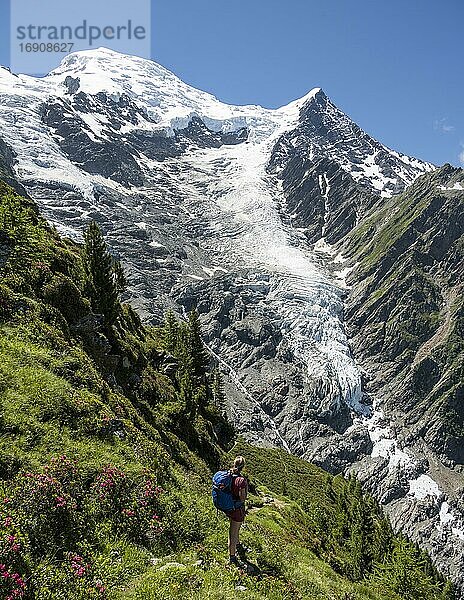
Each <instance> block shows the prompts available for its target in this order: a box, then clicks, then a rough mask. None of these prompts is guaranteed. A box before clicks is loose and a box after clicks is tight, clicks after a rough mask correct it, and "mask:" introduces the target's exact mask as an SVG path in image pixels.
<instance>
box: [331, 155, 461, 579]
mask: <svg viewBox="0 0 464 600" xmlns="http://www.w3.org/2000/svg"><path fill="white" fill-rule="evenodd" d="M463 209H464V174H463V172H462V170H461V169H455V168H452V167H450V166H449V165H447V166H445V167H442V168H441V169H438V170H437V171H435V172H434V173H432V174H430V175H426V176H424V177H421V178H420V179H418V180H417V181H416V182H415V183H414V184H413V185H412V186H410V187H409V188H408V189H407V190H406V191H405V192H404V193H403V194H401V195H399V196H397V197H393V198H391V199H389V200H388V201H386V202H385V203H383V204H382V206H377V207H374V208H373V209H372V210H371V211H370V213H368V214H367V215H366V216H365V218H364V220H363V221H362V222H361V223H360V225H359V226H358V227H357V228H355V229H354V230H353V231H352V232H351V233H350V234H349V235H348V236H347V238H346V239H345V241H344V246H343V249H342V251H343V253H344V255H345V256H347V257H348V256H349V257H350V260H356V261H357V266H356V268H355V270H354V271H353V272H352V274H351V275H350V282H351V283H352V289H351V292H350V297H349V301H348V307H347V313H346V318H347V324H348V327H349V329H350V333H351V343H352V348H353V351H354V353H355V355H356V356H357V358H358V360H359V362H360V363H361V364H362V366H363V367H364V369H365V370H366V371H367V372H368V373H369V374H370V375H371V380H370V381H369V382H368V384H367V385H366V387H365V390H366V393H367V394H369V395H370V396H371V397H372V398H373V401H374V415H373V417H372V419H371V421H370V423H369V429H370V436H371V439H372V440H373V442H374V446H373V451H372V457H373V458H374V462H372V460H371V459H370V460H369V461H366V460H361V461H359V462H357V463H356V464H355V465H354V466H353V467H352V470H354V471H356V472H358V474H359V475H360V477H361V478H362V479H363V480H364V482H365V484H366V486H367V487H369V488H370V489H371V490H373V491H374V490H375V492H376V493H377V495H378V496H379V498H380V499H381V501H382V502H383V503H384V504H385V507H386V509H387V511H388V513H389V514H390V515H391V518H392V521H393V523H394V524H395V525H396V526H397V527H398V529H402V530H403V531H405V532H406V533H407V534H408V535H410V536H411V537H412V538H413V539H417V540H418V541H419V542H420V543H421V544H422V545H424V546H425V547H426V548H427V549H428V550H429V551H430V552H431V554H432V556H434V557H435V558H436V561H437V564H439V565H440V567H441V568H442V569H443V570H447V569H449V571H450V572H452V573H454V574H455V575H456V574H457V580H458V581H459V583H460V585H461V587H462V584H463V575H464V557H463V552H462V548H463V544H462V542H463V540H464V521H463V519H462V507H463V499H464V495H463V494H464V486H463V484H464V476H463V474H464V468H463V456H464V453H463V448H464V444H463V442H464V439H463V435H464V428H463V421H464V412H463V408H464V403H463V401H464V320H463V316H464V294H463V292H464V289H463V283H464V281H463V275H464V256H463V248H464V221H463V218H462V214H463ZM379 467H380V468H379ZM443 547H446V548H447V550H446V551H445V552H443Z"/></svg>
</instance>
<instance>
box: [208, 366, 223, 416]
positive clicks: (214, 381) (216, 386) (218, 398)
mask: <svg viewBox="0 0 464 600" xmlns="http://www.w3.org/2000/svg"><path fill="white" fill-rule="evenodd" d="M211 390H212V393H213V401H214V404H215V405H216V406H217V408H218V409H219V410H220V411H221V412H224V410H225V399H226V397H225V393H224V380H223V378H222V373H221V371H220V370H219V368H218V367H216V368H215V369H214V371H213V373H212V375H211Z"/></svg>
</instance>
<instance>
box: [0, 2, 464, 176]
mask: <svg viewBox="0 0 464 600" xmlns="http://www.w3.org/2000/svg"><path fill="white" fill-rule="evenodd" d="M13 1H14V0H13ZM0 2H1V5H0V27H1V31H0V33H1V35H0V63H2V64H8V35H9V25H8V18H7V10H6V8H7V4H8V2H7V0H0ZM73 6H74V7H76V6H78V4H73ZM463 27H464V1H463V0H442V1H441V2H438V0H433V1H432V0H402V1H400V0H382V1H381V0H280V1H277V0H233V1H232V0H230V1H229V2H225V1H224V0H153V2H152V35H153V40H152V56H153V59H154V60H156V61H158V62H160V63H161V64H163V65H164V66H166V67H167V68H169V69H171V70H172V71H174V72H175V73H176V74H177V75H179V76H180V77H181V78H182V79H183V80H184V81H186V82H187V83H190V84H192V85H195V86H197V87H199V88H201V89H203V90H207V91H209V92H212V93H213V94H215V95H216V96H217V97H218V98H220V99H221V100H223V101H226V102H231V103H234V104H242V103H254V104H261V105H263V106H267V107H276V106H280V105H282V104H286V103H288V102H289V101H291V100H294V99H295V98H298V97H300V96H302V95H303V94H305V93H306V92H307V91H308V90H309V89H311V88H313V87H316V86H320V87H322V88H323V89H324V90H325V92H326V94H327V95H328V96H329V97H330V98H331V99H332V100H333V101H334V102H335V104H337V105H338V106H339V107H340V108H341V109H342V110H344V111H345V112H346V113H347V114H348V115H349V116H350V117H352V118H353V119H354V120H355V121H356V122H357V123H358V124H359V125H360V126H361V127H362V128H363V129H364V130H366V131H367V132H368V133H370V134H371V135H373V136H374V137H376V138H377V139H379V140H380V141H382V142H383V143H385V144H386V145H388V146H390V147H392V148H394V149H396V150H399V151H402V152H405V153H408V154H412V155H414V156H417V157H419V158H422V159H425V160H429V161H431V162H434V163H436V164H442V163H444V162H450V163H452V164H455V165H458V164H460V163H459V161H460V159H459V157H460V154H462V157H461V158H462V163H463V164H464V102H463V98H464V60H463V58H464V56H463V43H462V40H463V37H464V36H463Z"/></svg>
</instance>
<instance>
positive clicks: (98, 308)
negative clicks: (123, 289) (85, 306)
mask: <svg viewBox="0 0 464 600" xmlns="http://www.w3.org/2000/svg"><path fill="white" fill-rule="evenodd" d="M84 242H85V247H84V253H83V258H84V270H85V279H86V293H87V295H88V297H89V298H90V302H91V305H92V310H93V311H94V312H96V313H98V314H102V315H103V316H104V317H105V323H106V324H107V325H112V324H113V323H114V322H115V320H116V319H117V317H118V314H119V311H120V304H119V291H120V286H121V284H122V267H121V265H120V264H119V263H115V261H114V259H113V257H112V256H111V254H110V253H109V252H108V248H107V245H106V243H105V240H104V238H103V234H102V232H101V229H100V227H99V226H98V225H97V223H95V221H92V222H91V223H90V225H89V226H88V228H87V229H86V231H85V232H84ZM115 264H117V265H118V266H117V267H115Z"/></svg>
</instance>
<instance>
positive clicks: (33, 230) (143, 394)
mask: <svg viewBox="0 0 464 600" xmlns="http://www.w3.org/2000/svg"><path fill="white" fill-rule="evenodd" d="M0 231H1V232H2V238H1V242H0V247H1V256H2V262H1V265H0V276H1V281H0V596H1V597H2V598H4V599H5V600H17V599H19V600H21V599H22V600H45V599H48V600H61V599H63V598H66V600H89V599H90V600H92V599H93V600H97V599H99V600H110V599H120V600H123V599H127V600H129V599H131V598H140V599H142V598H143V599H144V600H165V599H166V598H197V599H203V598H208V599H211V598H217V599H219V598H221V599H229V598H235V597H236V596H237V593H238V592H240V595H241V596H242V597H243V598H249V599H250V600H251V599H252V598H253V599H258V600H259V599H263V600H264V599H265V598H266V599H269V598H273V599H275V600H284V599H287V598H289V597H292V598H301V599H303V598H314V597H318V598H321V599H322V600H329V599H334V598H339V599H342V598H344V599H346V598H347V597H350V598H352V599H353V600H368V599H370V600H387V598H388V599H389V600H392V599H393V600H402V599H404V600H406V599H408V600H436V599H438V600H452V598H453V593H452V589H451V586H450V584H449V582H446V581H444V579H443V578H442V577H441V576H440V575H439V574H438V573H437V571H436V570H435V569H434V568H433V567H432V564H431V562H430V559H429V557H428V556H427V555H426V554H424V553H423V552H421V551H419V550H418V549H417V548H416V547H415V546H414V545H413V544H411V543H409V542H407V541H406V540H405V539H403V538H401V537H398V536H394V535H393V532H392V530H391V527H390V525H389V524H388V521H387V520H386V519H385V517H384V515H383V514H382V512H381V510H380V508H379V507H378V505H376V503H375V502H374V501H373V499H372V498H371V497H369V496H367V495H366V494H363V492H362V491H361V487H360V485H359V483H358V482H357V481H356V480H355V479H354V478H351V479H349V480H348V481H346V480H344V479H343V478H342V477H335V478H334V477H332V476H330V475H328V474H327V473H324V472H323V471H322V470H321V469H319V468H317V467H315V466H314V465H310V464H308V463H306V462H304V461H302V460H299V459H297V458H296V457H292V456H291V455H289V454H287V453H286V452H284V451H279V450H267V451H264V450H262V449H258V448H251V447H249V446H248V445H246V444H244V443H243V442H240V443H239V444H235V445H234V447H233V448H232V450H231V452H230V455H229V456H226V455H225V453H224V450H225V448H226V447H230V445H231V434H232V433H233V432H232V431H231V428H230V426H229V424H228V423H227V422H226V421H225V419H224V417H223V415H222V413H221V410H220V405H221V402H222V399H223V398H222V396H223V394H222V389H221V385H220V378H219V377H218V374H217V372H216V371H213V372H211V369H210V364H209V361H208V357H207V355H206V353H205V351H204V347H203V344H202V341H201V337H200V333H201V331H200V329H199V326H198V318H197V316H196V314H195V313H192V314H190V315H189V319H188V321H186V322H178V321H176V320H175V319H174V318H173V316H172V314H169V315H168V316H167V318H166V322H165V324H164V326H163V327H161V328H156V329H155V328H150V327H146V326H143V325H142V323H141V322H140V319H139V318H138V316H137V314H136V313H134V311H133V310H132V309H131V308H130V307H129V306H128V305H121V304H120V303H119V301H118V299H117V295H114V294H111V293H110V292H111V290H112V289H113V291H114V287H113V286H114V284H115V280H114V279H113V277H112V275H113V274H114V273H115V272H116V271H114V269H117V272H119V273H120V271H119V268H118V267H117V263H114V262H113V261H112V260H111V256H110V255H109V254H108V252H107V250H106V247H105V244H104V242H103V240H102V238H101V234H100V233H99V231H98V229H97V228H96V227H95V225H94V224H93V225H92V226H91V227H90V228H89V229H88V230H87V231H86V236H85V237H86V243H85V247H84V248H82V247H78V246H76V245H75V244H73V243H71V242H69V240H65V239H62V238H60V237H59V236H58V235H57V234H56V232H55V231H53V230H51V229H50V228H49V227H48V226H47V224H46V223H45V221H44V220H43V219H42V218H40V217H38V215H37V212H36V211H35V210H34V207H33V206H31V203H30V201H29V200H25V199H24V198H20V197H18V196H17V195H16V194H14V193H13V190H12V188H11V187H9V186H8V185H6V184H5V182H3V181H1V180H0ZM118 285H121V278H120V277H118ZM96 309H98V310H100V311H101V312H100V313H97V312H95V310H96ZM167 350H169V351H170V352H172V353H173V354H171V355H169V354H167V353H166V351H167ZM238 452H241V453H243V454H244V455H245V456H246V458H247V462H248V465H249V470H250V474H252V478H251V481H250V491H251V496H250V498H249V502H248V504H249V507H250V511H249V515H248V518H247V528H246V531H244V534H243V535H244V541H245V542H246V544H247V546H249V550H248V551H247V560H246V563H243V565H242V566H241V567H240V568H235V567H232V566H230V565H227V566H226V564H225V560H226V556H227V555H226V536H227V533H226V528H227V525H226V524H227V520H226V519H224V518H222V517H221V519H220V520H219V519H218V518H217V516H216V518H215V515H214V509H213V506H212V504H211V500H210V481H211V475H212V472H213V471H214V470H216V469H217V468H218V467H219V466H220V465H224V466H225V464H227V463H229V462H230V461H231V460H232V456H235V454H236V453H238ZM276 494H277V495H276ZM405 571H406V572H407V576H406V577H405V576H404V572H405Z"/></svg>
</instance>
